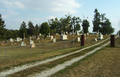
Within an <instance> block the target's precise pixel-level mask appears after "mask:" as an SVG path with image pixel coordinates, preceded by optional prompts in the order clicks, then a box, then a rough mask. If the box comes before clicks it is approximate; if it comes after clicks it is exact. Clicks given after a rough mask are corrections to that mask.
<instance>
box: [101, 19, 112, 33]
mask: <svg viewBox="0 0 120 77" xmlns="http://www.w3.org/2000/svg"><path fill="white" fill-rule="evenodd" d="M101 29H102V31H101V32H102V34H111V33H113V32H114V28H112V26H111V22H110V21H109V19H106V20H105V22H102V28H101Z"/></svg>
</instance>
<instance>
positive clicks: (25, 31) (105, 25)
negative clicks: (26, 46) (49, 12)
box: [0, 9, 114, 40]
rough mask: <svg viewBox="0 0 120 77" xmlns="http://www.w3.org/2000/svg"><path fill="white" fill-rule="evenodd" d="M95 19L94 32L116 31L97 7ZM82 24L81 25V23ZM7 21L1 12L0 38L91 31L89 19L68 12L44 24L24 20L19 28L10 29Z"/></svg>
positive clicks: (109, 32)
mask: <svg viewBox="0 0 120 77" xmlns="http://www.w3.org/2000/svg"><path fill="white" fill-rule="evenodd" d="M94 13H95V14H94V19H93V32H98V31H99V32H101V33H102V34H111V33H113V32H114V29H113V28H112V26H111V22H110V21H109V19H107V18H106V17H105V14H101V15H100V13H99V12H98V10H97V9H95V11H94ZM80 24H81V25H80ZM5 26H6V25H5V21H4V20H2V16H1V14H0V40H5V39H9V38H16V37H22V38H23V36H24V35H25V37H29V36H32V35H36V36H37V35H38V34H39V33H41V34H43V35H45V36H47V35H48V33H50V34H52V35H54V34H55V33H62V32H68V33H69V32H73V31H74V32H75V31H79V30H81V26H82V33H88V32H89V29H88V28H89V27H90V24H89V21H88V20H87V19H84V20H81V19H80V17H76V16H73V17H72V15H70V14H68V15H65V17H63V18H60V19H58V18H57V17H56V18H54V19H50V20H48V22H43V23H42V24H36V25H33V23H32V22H31V21H29V22H28V24H26V22H25V21H23V22H22V23H21V25H20V28H19V30H8V29H6V28H5Z"/></svg>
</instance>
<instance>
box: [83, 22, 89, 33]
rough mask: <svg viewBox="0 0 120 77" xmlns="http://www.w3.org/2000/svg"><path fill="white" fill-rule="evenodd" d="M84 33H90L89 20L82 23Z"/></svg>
mask: <svg viewBox="0 0 120 77" xmlns="http://www.w3.org/2000/svg"><path fill="white" fill-rule="evenodd" d="M82 27H83V32H84V33H88V32H89V31H88V27H90V25H89V22H88V21H87V20H83V22H82Z"/></svg>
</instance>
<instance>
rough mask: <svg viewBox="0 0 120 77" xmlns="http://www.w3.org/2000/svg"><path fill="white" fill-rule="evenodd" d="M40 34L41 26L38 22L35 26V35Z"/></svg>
mask: <svg viewBox="0 0 120 77" xmlns="http://www.w3.org/2000/svg"><path fill="white" fill-rule="evenodd" d="M38 34H39V26H38V24H36V26H35V35H38Z"/></svg>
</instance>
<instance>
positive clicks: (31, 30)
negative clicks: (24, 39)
mask: <svg viewBox="0 0 120 77" xmlns="http://www.w3.org/2000/svg"><path fill="white" fill-rule="evenodd" d="M28 35H31V36H32V35H35V27H34V26H33V23H32V22H31V21H29V22H28Z"/></svg>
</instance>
